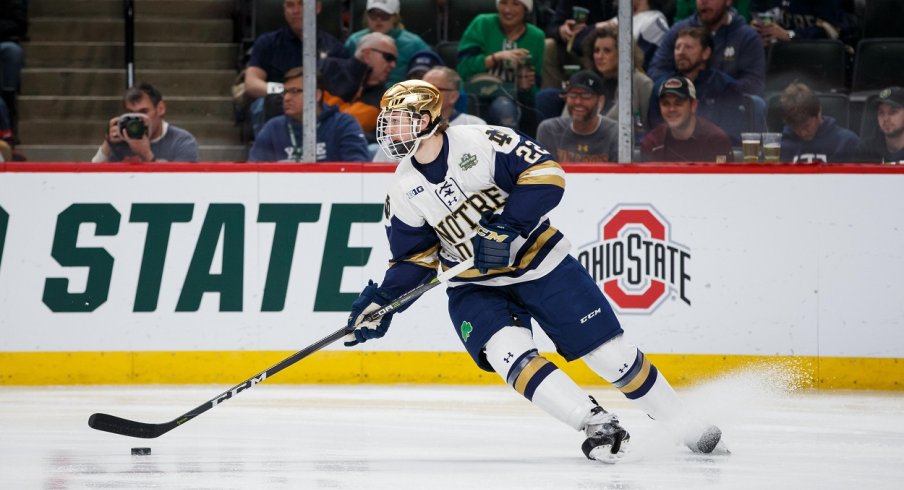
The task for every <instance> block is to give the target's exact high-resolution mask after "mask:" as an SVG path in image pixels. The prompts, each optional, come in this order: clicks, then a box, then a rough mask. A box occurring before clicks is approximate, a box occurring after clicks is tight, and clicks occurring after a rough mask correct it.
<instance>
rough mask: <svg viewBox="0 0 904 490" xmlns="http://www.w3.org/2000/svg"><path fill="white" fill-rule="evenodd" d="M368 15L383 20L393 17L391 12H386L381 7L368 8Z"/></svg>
mask: <svg viewBox="0 0 904 490" xmlns="http://www.w3.org/2000/svg"><path fill="white" fill-rule="evenodd" d="M367 16H368V17H370V18H371V19H372V20H381V21H383V22H386V21H387V20H389V19H391V18H392V14H390V13H389V12H384V11H382V10H380V9H370V10H368V11H367Z"/></svg>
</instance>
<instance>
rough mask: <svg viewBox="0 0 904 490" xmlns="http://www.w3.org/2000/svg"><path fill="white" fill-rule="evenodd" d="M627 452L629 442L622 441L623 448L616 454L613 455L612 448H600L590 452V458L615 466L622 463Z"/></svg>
mask: <svg viewBox="0 0 904 490" xmlns="http://www.w3.org/2000/svg"><path fill="white" fill-rule="evenodd" d="M627 452H628V441H622V443H621V446H620V447H619V448H618V452H616V453H614V454H613V453H612V447H611V446H598V447H595V448H593V449H591V450H590V454H589V457H590V459H592V460H594V461H599V462H600V463H606V464H615V463H618V462H619V461H621V459H622V458H623V457H624V456H625V454H627Z"/></svg>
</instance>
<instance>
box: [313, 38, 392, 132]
mask: <svg viewBox="0 0 904 490" xmlns="http://www.w3.org/2000/svg"><path fill="white" fill-rule="evenodd" d="M397 56H398V51H396V45H395V41H393V39H392V38H391V37H389V36H387V35H386V34H383V33H381V32H371V33H370V34H366V35H364V37H362V38H361V39H360V40H359V41H358V47H357V50H356V51H355V56H354V57H353V58H350V59H345V58H327V59H325V60H323V62H322V64H321V67H320V70H321V73H322V74H323V78H324V83H325V85H324V87H328V88H327V89H326V90H324V91H323V101H324V102H325V103H326V104H328V105H336V106H339V110H340V111H342V112H345V113H347V114H351V115H352V116H354V117H355V119H357V120H358V123H359V124H361V128H362V129H364V135H365V136H367V141H369V142H371V143H374V148H376V141H377V136H376V129H377V116H378V115H379V114H380V98H381V97H382V96H383V92H384V91H385V90H386V80H388V79H389V74H390V73H391V72H392V70H393V69H394V68H395V66H396V61H397V59H398V58H397Z"/></svg>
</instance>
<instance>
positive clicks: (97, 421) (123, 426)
mask: <svg viewBox="0 0 904 490" xmlns="http://www.w3.org/2000/svg"><path fill="white" fill-rule="evenodd" d="M473 265H474V260H473V259H468V260H466V261H464V262H462V263H460V264H458V265H456V266H455V267H453V268H451V269H449V270H447V271H445V272H443V273H442V274H440V275H438V276H436V277H434V278H433V279H432V280H430V281H429V282H426V283H424V284H421V285H420V286H418V287H416V288H414V289H412V290H411V291H408V292H407V293H405V294H403V295H401V296H399V297H398V298H396V299H395V300H393V301H392V302H391V303H389V304H388V305H386V306H384V307H382V308H380V309H379V310H377V311H375V312H373V313H370V314H369V315H367V317H366V321H374V320H378V319H380V318H382V317H383V316H386V315H388V314H390V313H392V312H394V311H396V310H398V309H399V308H401V307H402V306H404V305H407V304H408V303H411V302H412V301H414V300H415V299H417V298H418V297H420V296H421V295H422V294H424V293H426V292H427V291H430V290H431V289H433V288H435V287H436V286H438V285H440V284H442V283H444V282H447V281H448V280H449V279H451V278H453V277H455V276H457V275H459V274H461V273H462V272H464V271H465V270H467V269H470V268H471V267H472V266H473ZM353 331H354V327H342V328H340V329H339V330H336V331H335V332H333V333H331V334H329V335H327V336H326V337H324V338H322V339H320V340H318V341H317V342H314V343H313V344H311V345H309V346H307V347H305V348H304V349H302V350H300V351H298V352H296V353H294V354H292V355H291V356H289V357H287V358H285V359H283V360H282V361H279V362H278V363H276V364H274V365H273V366H271V367H270V368H268V369H266V370H264V371H261V372H260V373H257V374H255V375H254V376H252V377H251V378H249V379H246V380H245V381H243V382H241V383H239V384H237V385H235V386H233V387H232V388H230V389H228V390H226V391H224V392H223V393H220V394H219V395H217V396H215V397H213V398H212V399H210V400H208V401H206V402H204V403H203V404H201V405H200V406H198V407H195V408H194V409H192V410H190V411H189V412H187V413H184V414H182V415H180V416H178V417H176V418H175V419H173V420H170V421H169V422H164V423H162V424H148V423H145V422H136V421H134V420H129V419H124V418H120V417H115V416H113V415H108V414H105V413H95V414H93V415H91V417H89V418H88V426H89V427H91V428H92V429H97V430H102V431H105V432H112V433H114V434H120V435H123V436H130V437H140V438H143V439H153V438H155V437H160V436H162V435H163V434H166V433H167V432H169V431H171V430H173V429H175V428H176V427H179V426H180V425H182V424H184V423H186V422H188V421H189V420H191V419H193V418H195V417H197V416H198V415H201V414H202V413H204V412H206V411H208V410H210V409H211V408H213V407H215V406H217V405H219V404H221V403H223V402H225V401H226V400H229V399H230V398H232V397H234V396H236V395H238V394H239V393H241V392H243V391H245V390H247V389H249V388H253V387H254V386H255V385H256V384H258V383H262V382H263V381H264V380H266V379H267V378H271V377H273V376H274V375H275V374H276V373H278V372H280V371H282V370H283V369H285V368H287V367H289V366H291V365H292V364H295V363H296V362H298V361H300V360H302V359H304V358H305V357H308V356H309V355H311V354H313V353H315V352H317V351H319V350H320V349H323V348H324V347H326V346H328V345H330V344H332V343H333V342H335V341H337V340H339V339H341V338H342V337H345V336H346V335H348V334H350V333H351V332H353Z"/></svg>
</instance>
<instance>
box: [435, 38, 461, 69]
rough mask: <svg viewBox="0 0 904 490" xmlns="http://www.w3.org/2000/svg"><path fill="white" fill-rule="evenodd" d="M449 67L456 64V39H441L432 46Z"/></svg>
mask: <svg viewBox="0 0 904 490" xmlns="http://www.w3.org/2000/svg"><path fill="white" fill-rule="evenodd" d="M434 50H435V51H436V53H437V54H439V57H440V58H442V59H443V63H445V64H446V66H448V67H449V68H455V67H456V66H458V41H443V42H441V43H439V44H437V45H436V47H435V48H434Z"/></svg>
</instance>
